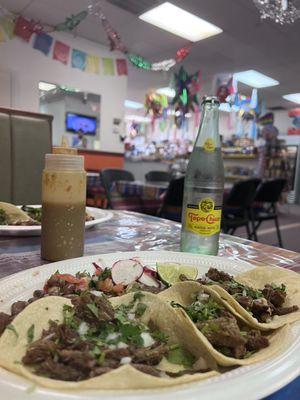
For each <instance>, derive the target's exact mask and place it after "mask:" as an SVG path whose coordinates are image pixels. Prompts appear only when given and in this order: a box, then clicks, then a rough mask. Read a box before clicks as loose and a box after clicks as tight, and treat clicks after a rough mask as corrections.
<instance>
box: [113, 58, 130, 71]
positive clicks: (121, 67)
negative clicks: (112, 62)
mask: <svg viewBox="0 0 300 400" xmlns="http://www.w3.org/2000/svg"><path fill="white" fill-rule="evenodd" d="M116 63H117V73H118V75H128V70H127V62H126V60H125V59H124V58H117V59H116Z"/></svg>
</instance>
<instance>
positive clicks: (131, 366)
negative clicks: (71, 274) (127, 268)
mask: <svg viewBox="0 0 300 400" xmlns="http://www.w3.org/2000/svg"><path fill="white" fill-rule="evenodd" d="M0 365H1V366H2V367H3V368H5V369H8V370H10V371H12V372H14V373H17V374H19V375H21V376H24V377H26V378H28V379H30V380H31V381H33V382H35V383H37V384H39V385H41V386H45V387H49V388H54V389H114V390H116V389H145V388H151V389H153V388H155V387H167V386H173V385H177V384H182V383H187V382H192V381H198V380H201V379H205V378H208V377H211V376H214V375H216V374H217V372H216V371H213V370H212V368H215V367H216V362H215V360H214V358H213V357H212V356H211V354H210V353H209V352H208V351H207V349H206V347H205V346H199V344H198V340H197V336H196V335H195V333H194V332H193V331H189V330H188V329H186V327H185V326H184V325H183V321H182V320H181V319H180V318H178V317H177V314H176V312H175V311H174V310H173V309H172V307H170V306H169V305H167V304H166V303H165V302H163V301H161V300H160V299H158V298H157V296H155V295H153V294H149V293H143V292H137V293H134V294H128V295H126V296H123V298H122V297H119V298H115V299H112V302H110V301H108V300H107V299H106V297H104V296H95V295H94V294H92V293H90V292H85V293H82V294H81V295H80V296H76V297H74V298H72V299H67V298H63V297H57V296H49V297H44V298H41V299H39V300H36V301H35V302H33V303H31V304H29V305H28V306H27V307H26V308H25V309H24V310H23V311H21V312H20V313H19V314H18V315H17V316H16V317H15V318H14V320H13V321H12V322H11V324H10V325H8V326H7V327H6V329H5V331H4V332H3V334H2V336H1V338H0Z"/></svg>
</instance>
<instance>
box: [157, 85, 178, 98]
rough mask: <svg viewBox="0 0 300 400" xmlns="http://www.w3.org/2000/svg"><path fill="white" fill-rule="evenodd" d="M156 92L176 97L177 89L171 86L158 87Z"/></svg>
mask: <svg viewBox="0 0 300 400" xmlns="http://www.w3.org/2000/svg"><path fill="white" fill-rule="evenodd" d="M156 93H159V94H164V95H165V96H168V97H175V89H172V88H170V87H162V88H159V89H157V91H156Z"/></svg>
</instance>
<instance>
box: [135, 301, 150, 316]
mask: <svg viewBox="0 0 300 400" xmlns="http://www.w3.org/2000/svg"><path fill="white" fill-rule="evenodd" d="M146 309H147V306H146V304H144V303H138V305H137V306H136V309H135V316H136V317H141V316H142V315H143V314H144V312H145V311H146Z"/></svg>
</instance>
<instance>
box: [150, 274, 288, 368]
mask: <svg viewBox="0 0 300 400" xmlns="http://www.w3.org/2000/svg"><path fill="white" fill-rule="evenodd" d="M158 297H159V298H160V299H162V300H164V301H167V302H168V303H170V304H171V306H173V307H174V308H175V309H176V311H177V313H178V315H180V316H181V318H182V320H183V321H184V322H185V325H186V328H187V329H193V330H194V331H195V332H197V335H198V337H199V339H200V340H201V341H202V342H203V343H204V344H205V345H206V347H207V349H208V351H210V352H211V354H212V355H213V356H214V358H215V359H216V361H217V362H218V364H220V365H223V366H233V365H246V364H252V363H254V362H258V361H262V360H265V359H267V358H269V357H271V356H273V355H274V354H275V353H277V352H278V351H279V350H280V349H281V348H282V347H283V346H284V345H285V343H286V342H287V340H288V337H289V336H288V332H289V329H288V327H287V326H286V327H284V328H281V329H278V330H277V331H275V332H274V331H272V332H271V333H270V332H267V333H266V332H265V333H262V332H261V331H260V330H259V329H254V328H253V327H251V326H250V325H249V323H248V322H247V321H245V320H244V319H243V318H242V317H241V316H240V315H239V314H238V313H237V312H231V311H230V308H229V307H228V305H227V303H226V302H225V301H224V300H222V299H221V297H220V296H219V295H218V294H217V293H216V292H215V291H214V290H213V289H211V288H210V287H208V286H204V285H201V284H200V283H198V282H192V281H186V282H181V283H177V284H175V285H173V286H172V287H171V288H169V289H167V290H165V291H164V292H162V293H160V294H159V295H158Z"/></svg>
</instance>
